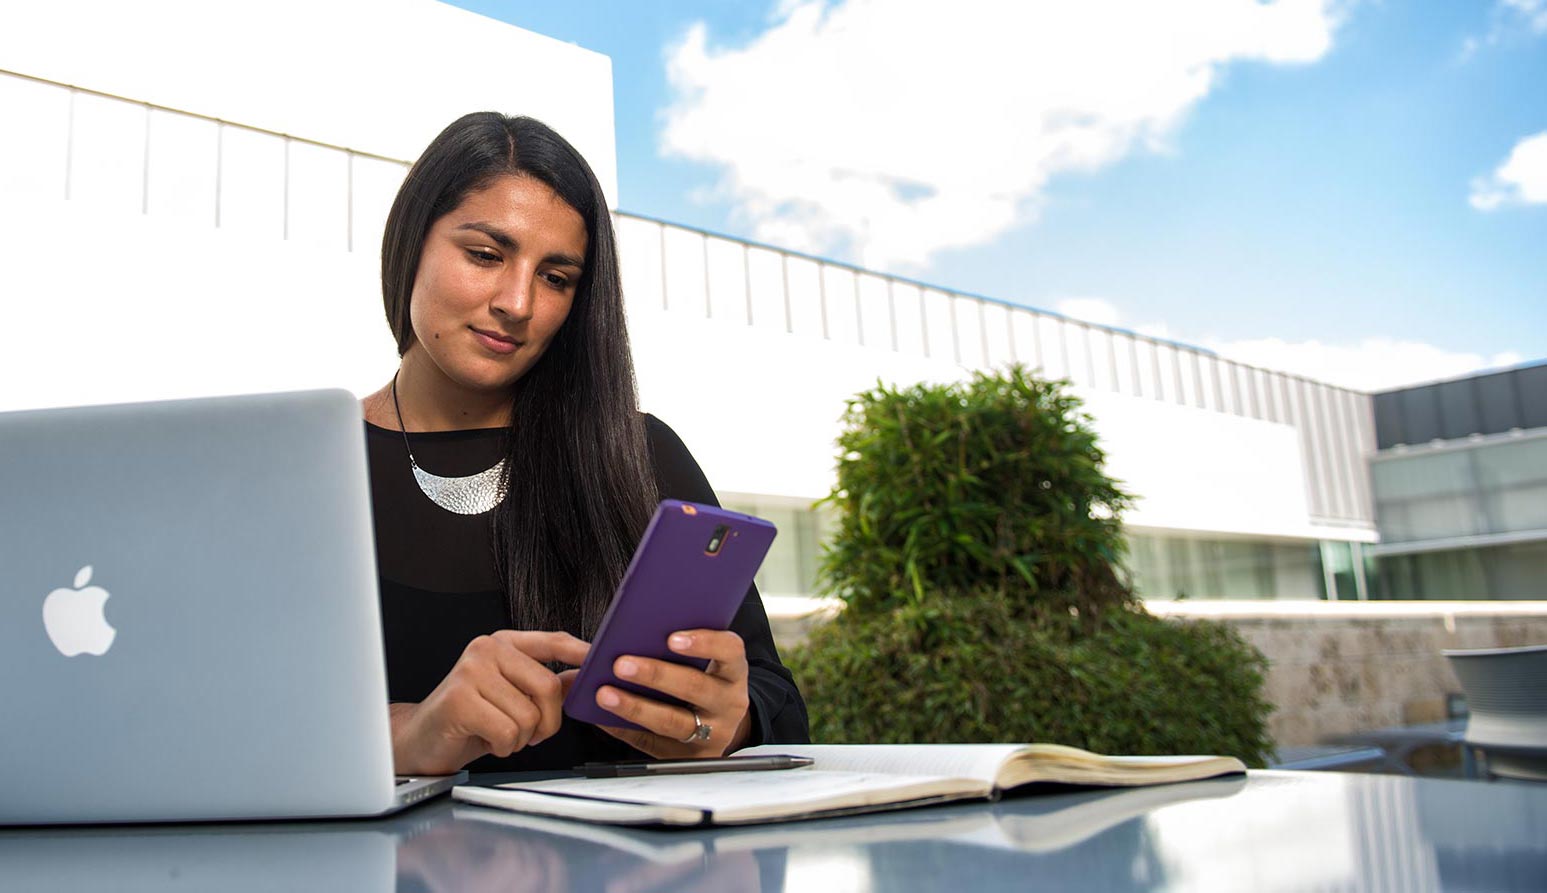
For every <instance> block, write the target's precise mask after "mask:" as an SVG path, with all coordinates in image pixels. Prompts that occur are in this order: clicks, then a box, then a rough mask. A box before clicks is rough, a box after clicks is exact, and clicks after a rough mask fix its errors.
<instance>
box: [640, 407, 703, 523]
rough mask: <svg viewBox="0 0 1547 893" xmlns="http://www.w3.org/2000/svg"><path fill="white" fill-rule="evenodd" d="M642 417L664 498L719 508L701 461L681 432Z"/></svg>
mask: <svg viewBox="0 0 1547 893" xmlns="http://www.w3.org/2000/svg"><path fill="white" fill-rule="evenodd" d="M640 415H642V416H643V417H644V422H645V440H646V442H647V443H648V444H649V447H650V462H651V464H652V465H653V466H654V468H655V476H656V483H657V485H658V487H659V489H660V492H661V496H663V497H670V498H673V499H686V500H688V501H690V502H703V503H709V502H713V503H714V504H716V505H718V504H719V503H718V502H717V501H716V500H715V498H714V490H713V488H712V487H710V485H709V481H708V479H707V478H705V477H704V472H703V469H702V468H700V467H699V465H698V460H696V459H694V458H693V454H692V453H691V452H689V451H688V448H687V444H684V443H683V442H682V438H681V437H679V436H678V435H677V432H676V431H674V430H672V427H671V426H670V425H668V424H666V423H665V422H663V421H661V420H660V419H658V418H656V417H655V416H653V415H651V414H650V413H648V412H645V413H640Z"/></svg>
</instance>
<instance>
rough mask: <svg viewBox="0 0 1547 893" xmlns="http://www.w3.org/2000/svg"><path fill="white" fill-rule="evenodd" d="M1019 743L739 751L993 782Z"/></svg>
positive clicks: (824, 766)
mask: <svg viewBox="0 0 1547 893" xmlns="http://www.w3.org/2000/svg"><path fill="white" fill-rule="evenodd" d="M1024 748H1025V745H1022V744H761V745H758V746H757V747H748V748H745V749H743V750H738V751H736V754H737V755H738V756H739V755H743V754H745V755H752V756H755V755H758V754H774V753H787V754H792V755H795V756H803V757H811V758H812V759H813V760H815V761H816V763H815V765H813V766H812V768H813V769H821V770H824V771H840V772H872V773H881V774H886V775H937V776H943V777H946V778H973V779H977V780H978V781H982V782H985V783H989V784H992V783H993V782H994V779H995V778H997V777H998V776H999V767H1000V766H1003V765H1004V762H1005V761H1006V760H1008V759H1009V758H1010V757H1013V756H1015V754H1016V753H1018V752H1020V751H1021V750H1023V749H1024Z"/></svg>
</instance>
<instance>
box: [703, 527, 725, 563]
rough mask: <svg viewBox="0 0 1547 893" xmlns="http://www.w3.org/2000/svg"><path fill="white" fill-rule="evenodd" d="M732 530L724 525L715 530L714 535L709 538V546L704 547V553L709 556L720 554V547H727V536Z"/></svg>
mask: <svg viewBox="0 0 1547 893" xmlns="http://www.w3.org/2000/svg"><path fill="white" fill-rule="evenodd" d="M729 529H730V528H728V527H726V526H725V525H724V524H721V525H720V526H718V527H716V528H715V529H714V534H713V535H712V536H710V537H709V545H707V546H705V547H704V552H705V553H706V554H709V555H718V554H720V547H721V546H723V545H725V534H726V532H727V531H728V530H729Z"/></svg>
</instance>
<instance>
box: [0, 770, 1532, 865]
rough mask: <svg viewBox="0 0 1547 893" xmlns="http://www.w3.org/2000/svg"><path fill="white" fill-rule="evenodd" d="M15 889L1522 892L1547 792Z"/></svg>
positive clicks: (1172, 805) (141, 831)
mask: <svg viewBox="0 0 1547 893" xmlns="http://www.w3.org/2000/svg"><path fill="white" fill-rule="evenodd" d="M0 866H4V867H3V869H0V871H3V874H0V886H4V887H5V888H6V889H11V888H14V889H18V890H22V889H25V890H76V889H85V888H100V887H108V888H112V889H118V890H165V889H216V888H218V889H226V890H245V889H266V890H275V889H284V890H327V891H329V893H334V891H342V890H364V891H371V890H381V891H385V890H394V889H395V890H401V891H452V890H457V891H463V890H467V891H480V890H501V891H533V893H537V891H561V890H604V891H609V893H647V891H668V890H672V891H675V890H686V891H695V890H703V891H709V890H714V891H722V890H764V891H780V890H791V891H796V890H809V889H823V890H939V889H946V890H951V889H961V890H965V889H968V888H970V889H972V890H974V891H976V890H997V889H1007V890H1008V889H1015V890H1022V889H1027V887H1028V886H1036V887H1038V888H1046V889H1082V890H1145V889H1158V888H1170V889H1189V890H1191V889H1211V890H1212V889H1218V890H1291V889H1296V890H1298V889H1307V888H1311V889H1328V890H1344V889H1347V890H1364V889H1371V890H1388V889H1389V890H1404V891H1423V890H1444V889H1490V890H1540V889H1542V888H1543V879H1544V878H1547V786H1542V785H1529V784H1509V783H1497V784H1481V783H1476V782H1461V781H1439V780H1432V779H1414V778H1404V777H1393V776H1378V775H1358V774H1345V773H1332V774H1323V773H1309V772H1254V773H1252V774H1251V775H1250V776H1249V777H1248V778H1233V779H1231V778H1226V779H1215V780H1211V781H1202V782H1192V783H1188V784H1179V785H1167V786H1163V787H1155V788H1141V789H1134V790H1122V791H1095V790H1086V791H1076V792H1068V791H1067V790H1064V791H1057V792H1055V791H1052V790H1044V791H1041V792H1034V793H1032V794H1031V795H1029V796H1021V797H1016V798H1014V799H1010V800H1006V801H1003V802H1001V803H997V804H962V805H957V806H950V807H939V808H932V809H918V810H911V811H904V812H895V813H883V814H878V815H874V816H856V817H850V818H843V819H828V820H821V821H811V822H797V823H789V824H780V825H754V826H746V827H740V828H724V829H691V830H674V831H665V830H653V829H630V828H618V827H609V826H600V825H588V824H583V823H577V822H567V821H561V820H556V819H544V818H538V817H532V816H521V815H517V814H514V813H507V812H502V811H499V810H492V809H485V808H481V807H471V806H465V805H461V804H453V803H451V802H450V801H448V800H444V799H443V800H440V801H437V802H434V803H431V804H428V805H426V806H423V807H419V808H417V809H414V810H410V811H409V812H406V813H403V814H400V815H397V816H393V817H390V818H387V819H381V820H374V821H339V822H308V823H255V824H242V825H204V826H136V827H117V828H112V827H97V828H77V829H66V828H47V829H42V828H40V829H12V830H6V831H0Z"/></svg>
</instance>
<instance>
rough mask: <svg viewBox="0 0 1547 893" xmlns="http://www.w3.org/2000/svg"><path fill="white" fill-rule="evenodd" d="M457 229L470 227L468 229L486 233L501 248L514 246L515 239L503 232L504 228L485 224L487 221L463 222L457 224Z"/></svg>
mask: <svg viewBox="0 0 1547 893" xmlns="http://www.w3.org/2000/svg"><path fill="white" fill-rule="evenodd" d="M457 229H459V230H463V229H470V230H474V231H477V232H480V233H483V234H484V235H486V236H488V237H489V238H491V239H493V240H494V244H496V245H498V246H500V247H501V248H506V249H512V248H515V247H516V240H515V239H513V238H511V237H510V234H509V233H507V232H505V231H504V230H502V229H500V228H499V227H497V226H491V225H490V224H487V223H477V222H475V223H464V224H462V225H460V226H458V227H457Z"/></svg>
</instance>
